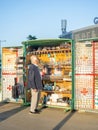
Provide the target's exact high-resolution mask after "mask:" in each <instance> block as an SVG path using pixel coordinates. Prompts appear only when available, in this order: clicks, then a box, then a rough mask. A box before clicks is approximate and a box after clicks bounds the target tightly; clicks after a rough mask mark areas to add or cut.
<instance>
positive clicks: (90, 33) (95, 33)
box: [59, 24, 98, 41]
mask: <svg viewBox="0 0 98 130" xmlns="http://www.w3.org/2000/svg"><path fill="white" fill-rule="evenodd" d="M61 26H62V25H61ZM64 28H66V26H65V27H63V29H62V27H61V30H65V29H64ZM59 37H60V38H69V39H74V40H75V41H77V40H79V39H81V40H82V39H88V38H96V37H97V38H98V24H95V25H91V26H88V27H84V28H80V29H76V30H72V31H69V32H67V31H62V34H61V35H60V36H59Z"/></svg>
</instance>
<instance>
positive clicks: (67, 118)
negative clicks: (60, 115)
mask: <svg viewBox="0 0 98 130" xmlns="http://www.w3.org/2000/svg"><path fill="white" fill-rule="evenodd" d="M74 114H75V111H72V112H70V113H69V114H68V115H67V116H66V117H65V118H64V119H63V120H62V121H61V122H60V123H59V124H57V125H56V126H55V127H54V128H53V130H60V128H61V127H63V125H64V124H65V123H66V122H67V121H68V120H69V119H70V118H71V117H72V116H73V115H74Z"/></svg>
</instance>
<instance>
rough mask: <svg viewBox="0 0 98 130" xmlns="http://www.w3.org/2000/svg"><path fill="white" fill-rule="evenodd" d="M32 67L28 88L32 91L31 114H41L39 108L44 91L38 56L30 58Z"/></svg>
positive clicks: (30, 68)
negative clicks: (41, 94) (41, 92)
mask: <svg viewBox="0 0 98 130" xmlns="http://www.w3.org/2000/svg"><path fill="white" fill-rule="evenodd" d="M30 59H31V65H30V67H29V70H28V88H30V89H31V106H30V113H32V114H36V113H39V111H38V109H37V107H38V102H39V98H40V91H41V90H42V89H43V85H42V80H41V75H40V71H39V68H38V65H39V59H38V57H37V56H35V55H32V56H31V57H30Z"/></svg>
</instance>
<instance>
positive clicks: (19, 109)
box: [0, 103, 98, 130]
mask: <svg viewBox="0 0 98 130" xmlns="http://www.w3.org/2000/svg"><path fill="white" fill-rule="evenodd" d="M0 130H98V114H96V113H86V112H82V113H79V112H70V111H69V112H66V113H65V112H64V111H63V109H53V108H45V109H42V111H41V113H40V114H36V115H31V114H29V107H27V106H22V105H20V104H13V103H0Z"/></svg>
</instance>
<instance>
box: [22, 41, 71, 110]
mask: <svg viewBox="0 0 98 130" xmlns="http://www.w3.org/2000/svg"><path fill="white" fill-rule="evenodd" d="M23 45H24V56H25V57H26V60H25V69H24V71H25V76H24V79H25V81H26V82H27V76H26V75H27V72H28V66H29V64H30V56H31V55H33V54H34V55H37V56H38V57H39V59H40V64H41V66H40V72H41V74H42V81H43V86H44V87H43V91H42V92H41V99H40V103H41V104H44V105H46V106H51V107H64V108H65V107H68V106H70V100H71V98H72V52H71V48H72V41H71V40H68V39H54V40H53V39H51V40H35V41H34V40H33V41H28V42H23ZM43 70H44V71H43ZM28 97H29V98H30V95H29V94H27V93H26V100H25V101H26V102H29V101H30V99H28Z"/></svg>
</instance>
